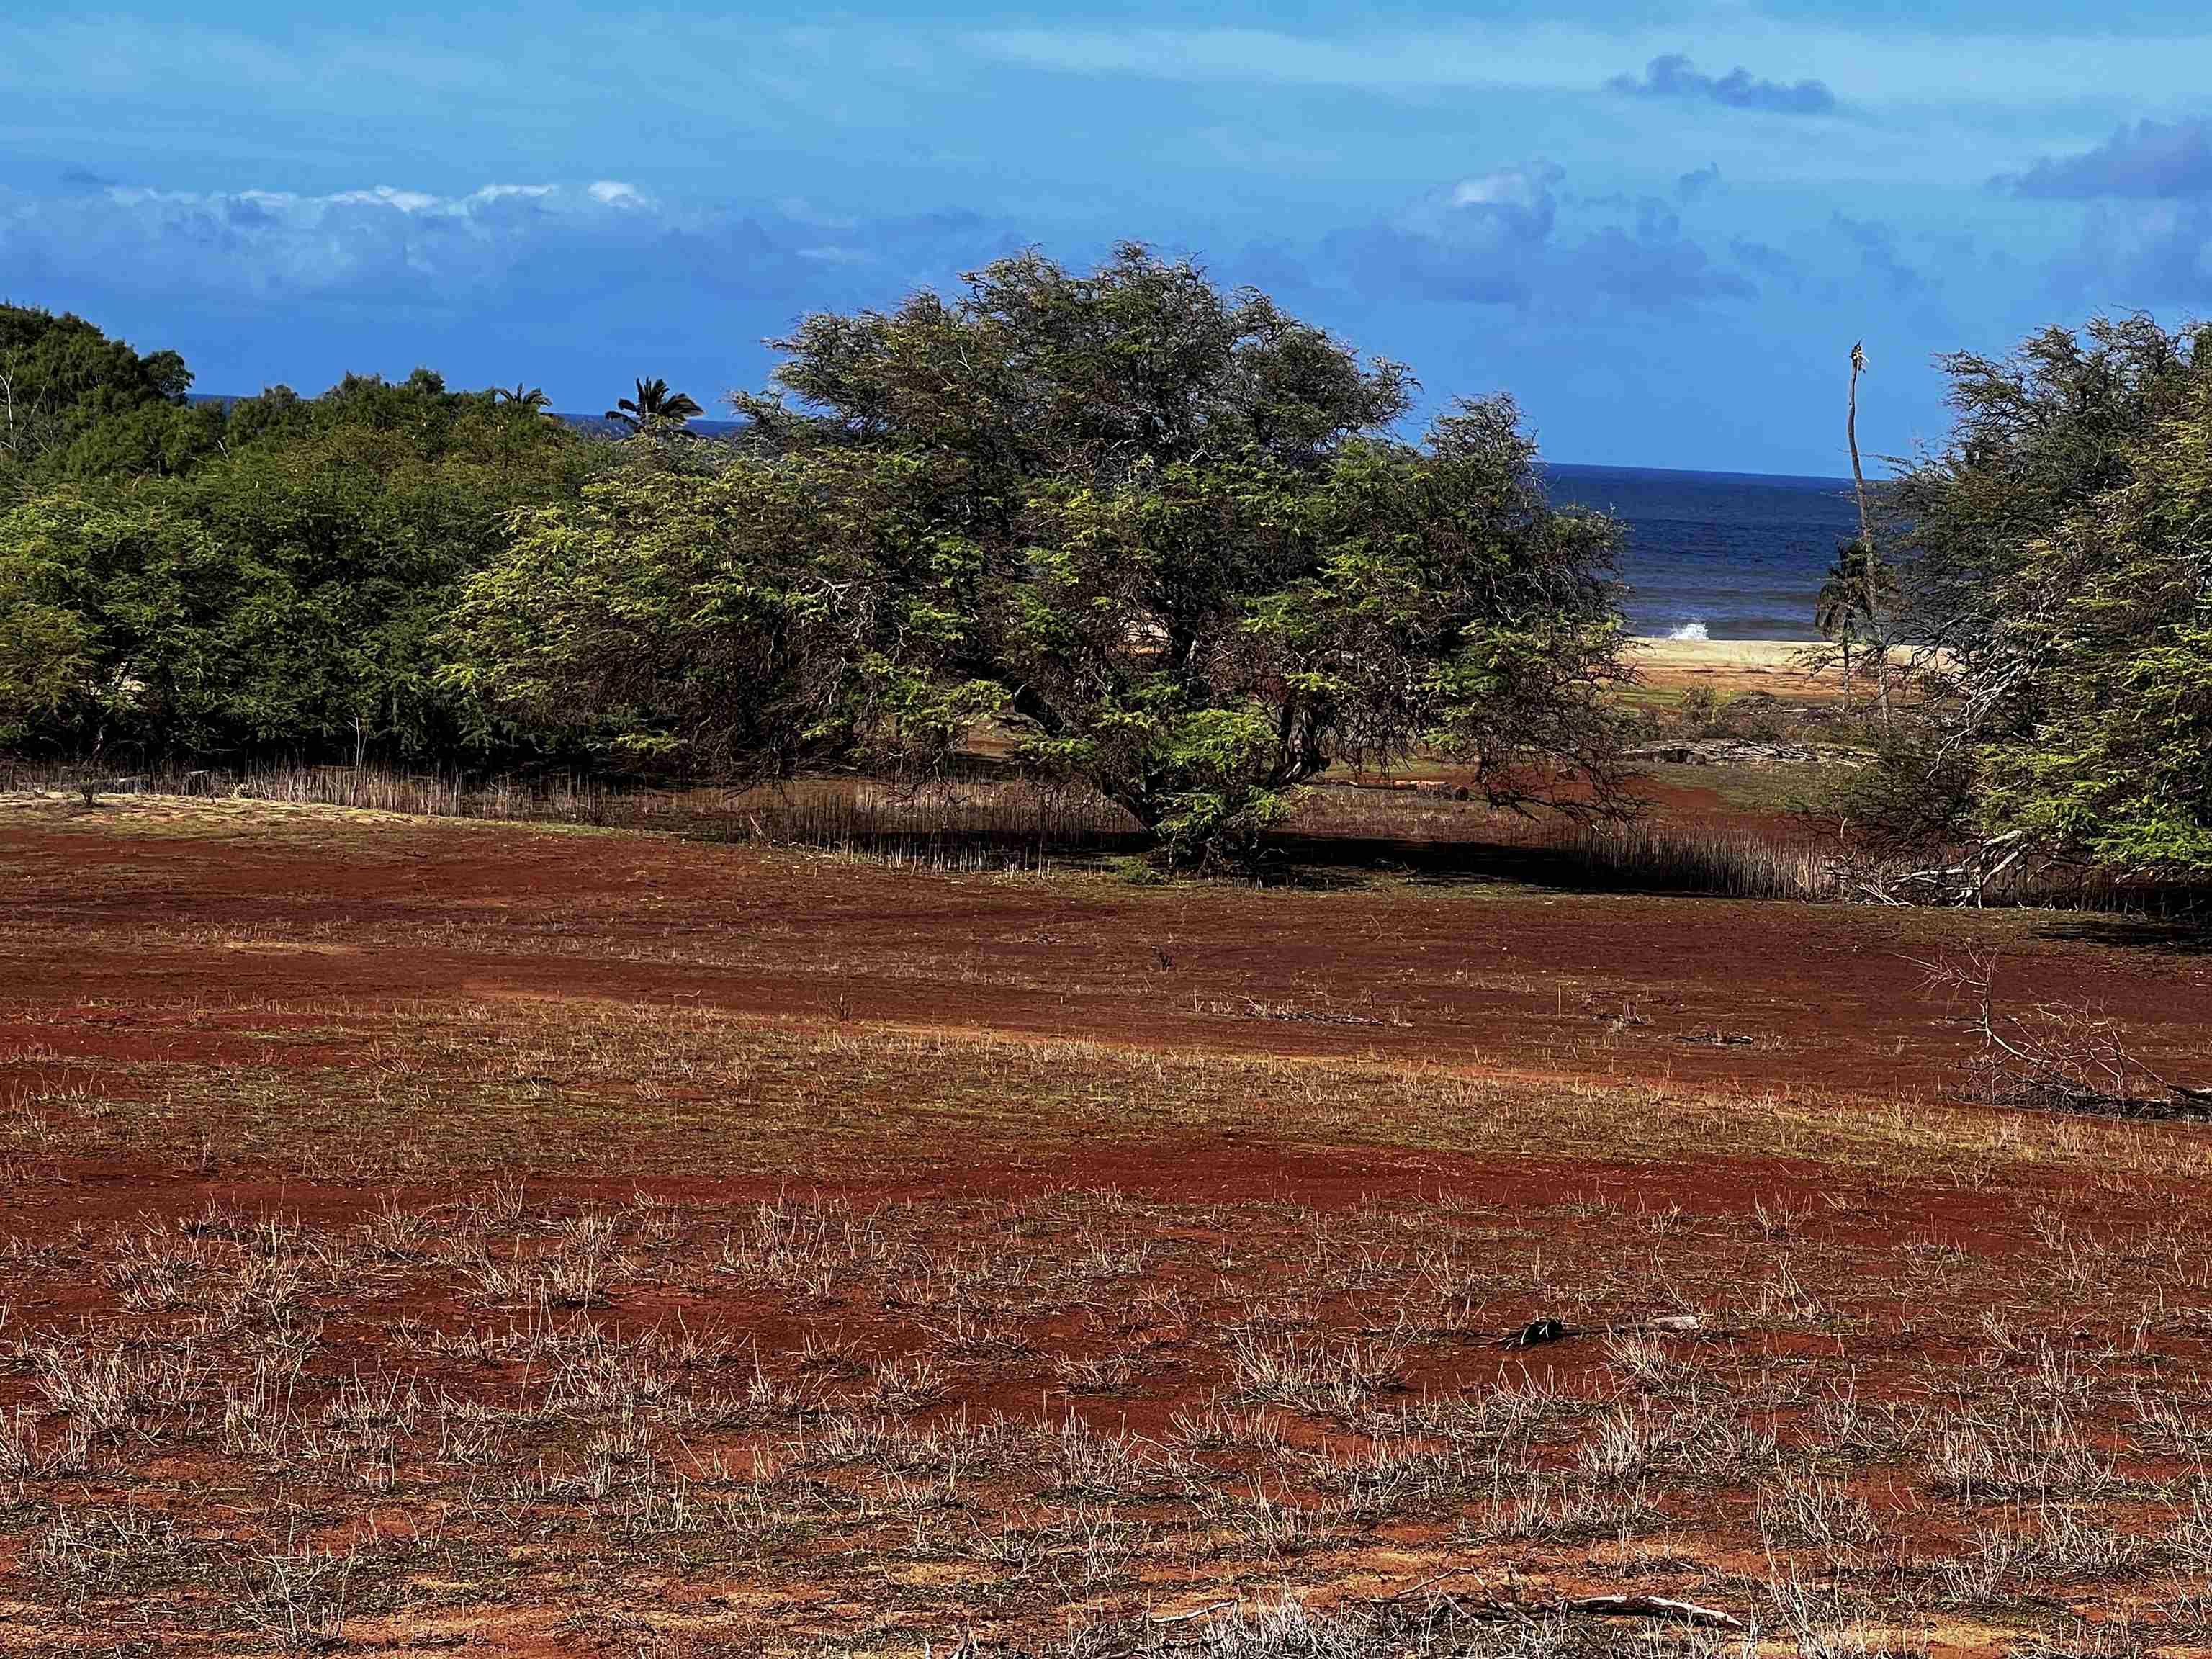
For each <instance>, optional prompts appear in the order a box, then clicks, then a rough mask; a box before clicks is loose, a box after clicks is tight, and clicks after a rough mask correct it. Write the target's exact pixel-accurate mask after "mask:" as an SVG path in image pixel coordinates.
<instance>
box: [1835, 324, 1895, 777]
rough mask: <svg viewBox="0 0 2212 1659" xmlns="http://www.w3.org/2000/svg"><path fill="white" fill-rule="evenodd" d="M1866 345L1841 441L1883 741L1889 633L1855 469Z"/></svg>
mask: <svg viewBox="0 0 2212 1659" xmlns="http://www.w3.org/2000/svg"><path fill="white" fill-rule="evenodd" d="M1866 366H1867V361H1866V342H1865V341H1863V340H1854V341H1852V342H1851V389H1850V402H1849V403H1848V404H1847V405H1846V406H1845V409H1844V442H1846V443H1847V444H1849V445H1850V451H1851V484H1852V487H1853V489H1854V490H1855V491H1856V492H1857V496H1858V506H1859V557H1860V559H1861V561H1862V563H1861V566H1860V571H1861V575H1862V578H1863V580H1862V585H1861V586H1862V591H1863V595H1864V597H1865V599H1866V617H1867V623H1868V625H1869V627H1870V628H1871V629H1873V632H1874V636H1875V637H1874V651H1875V680H1874V683H1875V692H1876V695H1877V696H1879V697H1880V698H1881V730H1882V735H1883V736H1884V737H1887V736H1888V735H1889V731H1890V722H1889V637H1888V635H1889V630H1888V629H1887V628H1885V627H1883V626H1882V625H1881V620H1880V618H1878V617H1876V616H1875V606H1876V605H1879V604H1880V603H1881V568H1880V567H1879V565H1878V564H1877V563H1876V562H1875V550H1874V525H1873V522H1872V520H1869V517H1868V516H1867V493H1866V469H1865V468H1864V467H1863V466H1862V465H1859V376H1860V375H1862V374H1865V373H1866ZM1850 650H1851V647H1850V638H1849V636H1848V635H1846V636H1845V639H1844V701H1845V702H1849V701H1850V677H1851V666H1850Z"/></svg>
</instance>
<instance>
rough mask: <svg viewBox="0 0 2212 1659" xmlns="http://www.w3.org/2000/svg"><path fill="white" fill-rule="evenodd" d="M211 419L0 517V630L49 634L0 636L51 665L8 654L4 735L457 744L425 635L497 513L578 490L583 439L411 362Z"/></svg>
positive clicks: (203, 748) (91, 740) (18, 739)
mask: <svg viewBox="0 0 2212 1659" xmlns="http://www.w3.org/2000/svg"><path fill="white" fill-rule="evenodd" d="M218 432H219V435H220V450H219V452H218V453H214V454H211V455H210V456H207V457H205V458H204V459H201V460H200V461H199V462H198V463H197V465H194V466H193V467H191V469H190V470H189V471H185V472H184V473H183V474H181V475H175V476H164V475H155V476H139V477H103V476H94V477H77V478H70V479H64V480H61V481H58V482H54V483H47V484H46V485H44V486H43V487H40V488H38V489H33V491H31V492H30V493H28V494H27V495H25V496H24V497H23V498H22V499H21V501H18V502H17V504H16V505H15V507H13V508H11V509H9V510H7V511H6V512H5V513H0V638H4V639H6V640H8V641H11V642H14V641H43V643H42V644H39V645H38V646H37V647H36V651H35V653H33V650H32V647H31V646H30V645H29V644H15V643H11V644H10V646H9V647H7V649H8V651H9V657H10V661H11V666H10V667H9V669H7V670H5V671H4V672H5V673H6V675H7V684H8V685H9V688H10V689H9V692H8V693H7V697H8V704H9V708H10V709H11V710H12V711H13V712H12V714H9V715H8V716H4V717H0V718H6V719H8V720H9V722H10V726H11V730H12V733H13V735H12V737H11V738H10V741H12V742H14V743H16V744H27V743H30V742H33V741H38V742H42V743H45V744H50V745H52V746H56V747H61V748H66V749H76V750H87V749H91V748H94V747H98V746H102V745H105V746H106V747H110V748H112V747H116V746H118V745H123V746H129V747H131V748H133V749H135V750H138V751H140V752H143V753H146V754H149V755H150V754H164V755H188V756H209V755H216V754H229V755H238V754H243V753H249V752H254V753H269V752H283V753H288V754H295V755H296V754H314V753H319V752H330V753H340V752H352V753H362V752H366V751H368V750H370V749H372V748H373V749H374V750H376V751H377V752H380V753H382V754H386V755H389V756H402V757H412V756H420V755H425V754H441V753H447V752H450V751H451V750H452V747H453V743H454V741H455V740H456V738H457V736H458V727H457V726H456V722H455V719H454V714H453V708H452V706H451V701H450V699H449V698H447V696H445V695H444V694H442V693H441V692H439V691H438V690H436V688H435V686H434V685H433V684H432V683H431V678H430V676H431V671H432V670H433V669H434V668H435V662H434V661H433V659H431V657H430V655H429V637H430V634H431V631H432V629H433V628H434V626H435V623H437V621H438V620H439V618H440V617H441V615H442V613H443V612H444V611H445V610H446V609H447V606H448V605H450V604H451V602H452V600H453V595H454V593H455V592H456V591H457V589H458V586H459V581H460V580H461V578H462V577H463V576H465V574H467V573H468V572H469V571H471V569H474V568H477V567H478V566H481V565H483V564H485V563H488V562H489V561H490V559H491V558H492V556H493V555H494V554H495V552H496V550H498V548H499V547H500V545H501V543H502V541H503V539H504V533H505V532H504V525H505V520H506V517H507V513H508V512H509V511H510V510H512V509H513V508H514V507H520V506H523V505H526V504H529V503H532V502H536V501H543V500H544V499H547V498H548V496H549V495H557V494H566V493H569V492H571V491H573V489H574V487H575V485H576V483H578V482H580V477H581V474H582V471H583V467H584V464H585V463H584V458H583V451H582V447H581V446H580V444H579V443H578V442H577V441H575V440H574V438H573V436H571V435H568V434H567V433H565V432H564V431H562V429H561V428H558V427H557V426H556V424H555V423H553V422H546V421H542V420H539V419H538V418H536V417H535V416H532V415H531V414H530V413H529V412H528V411H527V410H524V409H520V408H514V409H509V408H507V407H504V406H495V404H494V403H493V401H492V399H491V398H490V397H489V395H485V394H477V393H455V392H447V391H446V389H445V388H444V386H443V385H442V383H441V382H440V381H439V380H437V377H435V375H430V374H423V373H420V372H418V373H417V374H416V375H415V376H414V377H412V378H410V380H408V381H406V382H404V383H403V384H400V385H397V386H394V385H387V384H386V383H384V382H382V381H380V380H362V379H349V380H347V381H345V382H344V383H343V384H342V385H341V386H337V387H336V388H334V389H333V390H332V391H331V392H330V393H329V394H327V395H326V396H325V397H323V398H316V399H313V400H307V399H301V398H296V397H294V396H292V395H291V394H290V393H289V392H284V391H282V390H281V389H280V390H279V391H277V392H272V393H270V394H268V395H266V396H264V397H263V398H254V399H249V400H246V401H244V402H241V403H239V404H234V405H233V406H232V407H231V408H230V409H229V410H228V411H227V412H224V413H222V414H221V416H220V425H219V427H218ZM98 434H99V428H93V429H91V430H90V431H89V432H88V434H87V435H86V436H85V439H84V440H81V441H88V440H89V439H90V438H93V437H96V436H97V435H98ZM33 655H35V657H36V659H37V660H38V662H40V663H41V664H43V666H42V667H40V669H38V671H35V672H33V671H32V670H31V669H30V668H28V667H24V668H17V667H15V666H13V665H12V664H13V663H14V661H15V659H17V658H19V657H20V658H21V659H24V660H26V661H28V660H29V659H31V658H32V657H33ZM64 686H66V687H67V692H66V695H60V694H58V688H60V687H64Z"/></svg>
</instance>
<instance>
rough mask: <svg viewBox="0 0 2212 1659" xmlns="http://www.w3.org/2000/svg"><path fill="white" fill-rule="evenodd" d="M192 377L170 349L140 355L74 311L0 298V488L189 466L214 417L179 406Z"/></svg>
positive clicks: (202, 446) (208, 412)
mask: <svg viewBox="0 0 2212 1659" xmlns="http://www.w3.org/2000/svg"><path fill="white" fill-rule="evenodd" d="M191 381H192V377H191V374H189V373H188V372H187V371H186V370H185V361H184V359H183V358H181V357H179V356H178V355H177V354H176V353H175V352H173V351H156V352H152V353H149V354H148V355H146V356H140V355H139V354H138V353H137V352H136V351H133V350H132V349H131V348H130V347H129V346H127V345H125V343H123V342H122V341H120V340H111V339H109V338H108V337H106V335H104V334H102V333H101V332H100V331H99V330H98V329H96V328H94V326H93V325H91V324H90V323H88V322H86V321H85V320H84V319H82V318H81V317H75V316H68V315H64V316H55V315H54V314H52V313H50V312H45V311H38V310H33V309H31V308H29V307H23V306H9V305H0V491H4V490H5V489H8V488H9V486H10V485H14V486H15V487H18V488H20V487H21V485H22V483H24V482H25V481H26V480H28V479H32V478H37V477H62V476H83V475H86V474H106V475H115V474H119V473H123V472H166V471H176V470H178V469H179V467H181V466H183V465H189V464H190V462H191V459H193V458H194V457H195V456H197V454H199V453H203V452H204V449H205V448H206V447H207V446H208V443H209V440H210V433H211V432H212V430H213V428H214V427H215V426H216V425H217V424H219V423H220V420H221V416H220V414H219V413H218V412H216V411H214V410H193V409H189V408H187V407H185V391H186V390H187V389H188V388H189V387H190V386H191Z"/></svg>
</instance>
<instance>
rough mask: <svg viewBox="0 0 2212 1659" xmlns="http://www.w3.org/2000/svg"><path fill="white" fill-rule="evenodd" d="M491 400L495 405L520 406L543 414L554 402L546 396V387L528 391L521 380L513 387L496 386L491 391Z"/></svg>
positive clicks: (531, 388) (530, 388) (533, 387)
mask: <svg viewBox="0 0 2212 1659" xmlns="http://www.w3.org/2000/svg"><path fill="white" fill-rule="evenodd" d="M491 398H492V401H493V402H494V403H495V404H521V405H522V407H523V408H525V409H530V410H538V412H539V413H541V414H542V413H544V412H545V406H546V405H547V404H550V403H551V402H552V401H553V400H552V399H551V398H548V397H547V396H546V395H545V388H544V386H531V387H528V388H527V389H526V388H525V387H524V386H523V384H522V382H521V381H520V380H517V381H516V382H515V383H514V384H513V386H494V387H493V388H492V389H491Z"/></svg>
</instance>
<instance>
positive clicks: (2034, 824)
mask: <svg viewBox="0 0 2212 1659" xmlns="http://www.w3.org/2000/svg"><path fill="white" fill-rule="evenodd" d="M2189 380H2190V384H2189V386H2188V387H2187V391H2186V393H2185V398H2186V401H2185V405H2184V407H2183V410H2182V411H2181V412H2180V413H2179V415H2178V416H2175V417H2173V418H2172V419H2170V420H2166V421H2164V422H2160V424H2159V426H2158V427H2157V428H2156V429H2155V430H2154V432H2153V433H2152V434H2150V435H2148V437H2147V438H2146V440H2145V441H2143V442H2142V446H2141V447H2140V448H2139V449H2138V450H2137V451H2136V453H2135V455H2134V457H2133V458H2132V464H2131V466H2130V471H2131V474H2132V477H2130V481H2129V482H2128V483H2125V484H2123V485H2120V486H2118V487H2117V488H2115V489H2112V490H2109V491H2107V492H2106V493H2105V494H2103V495H2100V496H2098V497H2096V498H2095V499H2093V501H2090V502H2089V503H2087V505H2086V506H2084V507H2081V508H2078V509H2076V510H2075V511H2074V512H2071V513H2068V514H2067V516H2066V517H2065V519H2064V520H2062V522H2061V523H2060V524H2059V525H2058V526H2057V527H2056V528H2055V529H2054V531H2053V532H2051V534H2050V535H2048V536H2045V537H2043V538H2038V539H2037V540H2036V541H2034V542H2033V543H2032V544H2030V546H2029V548H2028V549H2027V553H2026V556H2025V558H2024V559H2023V561H2022V563H2021V571H2020V579H2021V581H2022V583H2023V584H2024V585H2025V586H2027V587H2028V588H2029V589H2030V590H2031V591H2033V592H2036V593H2038V594H2039V595H2042V596H2045V597H2046V599H2047V602H2046V603H2045V604H2042V605H2037V606H2035V607H2034V608H2032V609H2025V610H2022V611H2020V612H2019V613H2017V614H2015V615H2014V616H2011V617H2008V618H2007V620H2006V622H2005V623H2004V625H2003V628H2002V633H2001V636H2000V637H2001V638H2002V641H2003V643H2004V645H2005V647H2006V654H2007V656H2008V658H2009V659H2012V660H2015V661H2018V662H2021V663H2022V664H2026V665H2029V667H2028V672H2029V673H2030V675H2031V677H2032V680H2033V688H2032V690H2031V691H2030V692H2028V693H2027V697H2026V698H2025V699H2024V700H2027V701H2032V702H2033V707H2034V708H2035V709H2036V711H2037V713H2036V722H2035V730H2034V733H2033V741H2032V742H2029V743H2026V744H2018V743H2007V742H2003V741H1992V742H1990V743H1988V744H1985V745H1984V750H1983V760H1984V769H1985V772H1986V776H1987V780H1988V790H1989V799H1988V813H1989V817H1990V821H1991V823H1993V824H1994V825H1996V826H1998V827H1999V828H2001V829H2013V830H2019V831H2022V832H2025V833H2026V834H2027V835H2028V836H2031V837H2033V839H2034V840H2035V841H2036V842H2038V843H2039V844H2040V845H2043V846H2045V847H2048V848H2051V849H2053V850H2054V851H2056V852H2057V853H2058V854H2061V855H2062V856H2066V857H2070V858H2081V859H2084V860H2087V861H2090V862H2093V863H2096V864H2100V865H2104V866H2111V867H2115V868H2120V869H2131V870H2147V871H2160V872H2208V871H2212V558H2209V557H2208V554H2207V550H2206V544H2205V542H2204V540H2203V526H2205V525H2206V523H2207V522H2208V521H2212V359H2208V361H2206V362H2204V363H2203V366H2202V367H2201V368H2200V367H2197V366H2196V365H2194V364H2192V367H2191V374H2190V377H2189Z"/></svg>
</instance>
